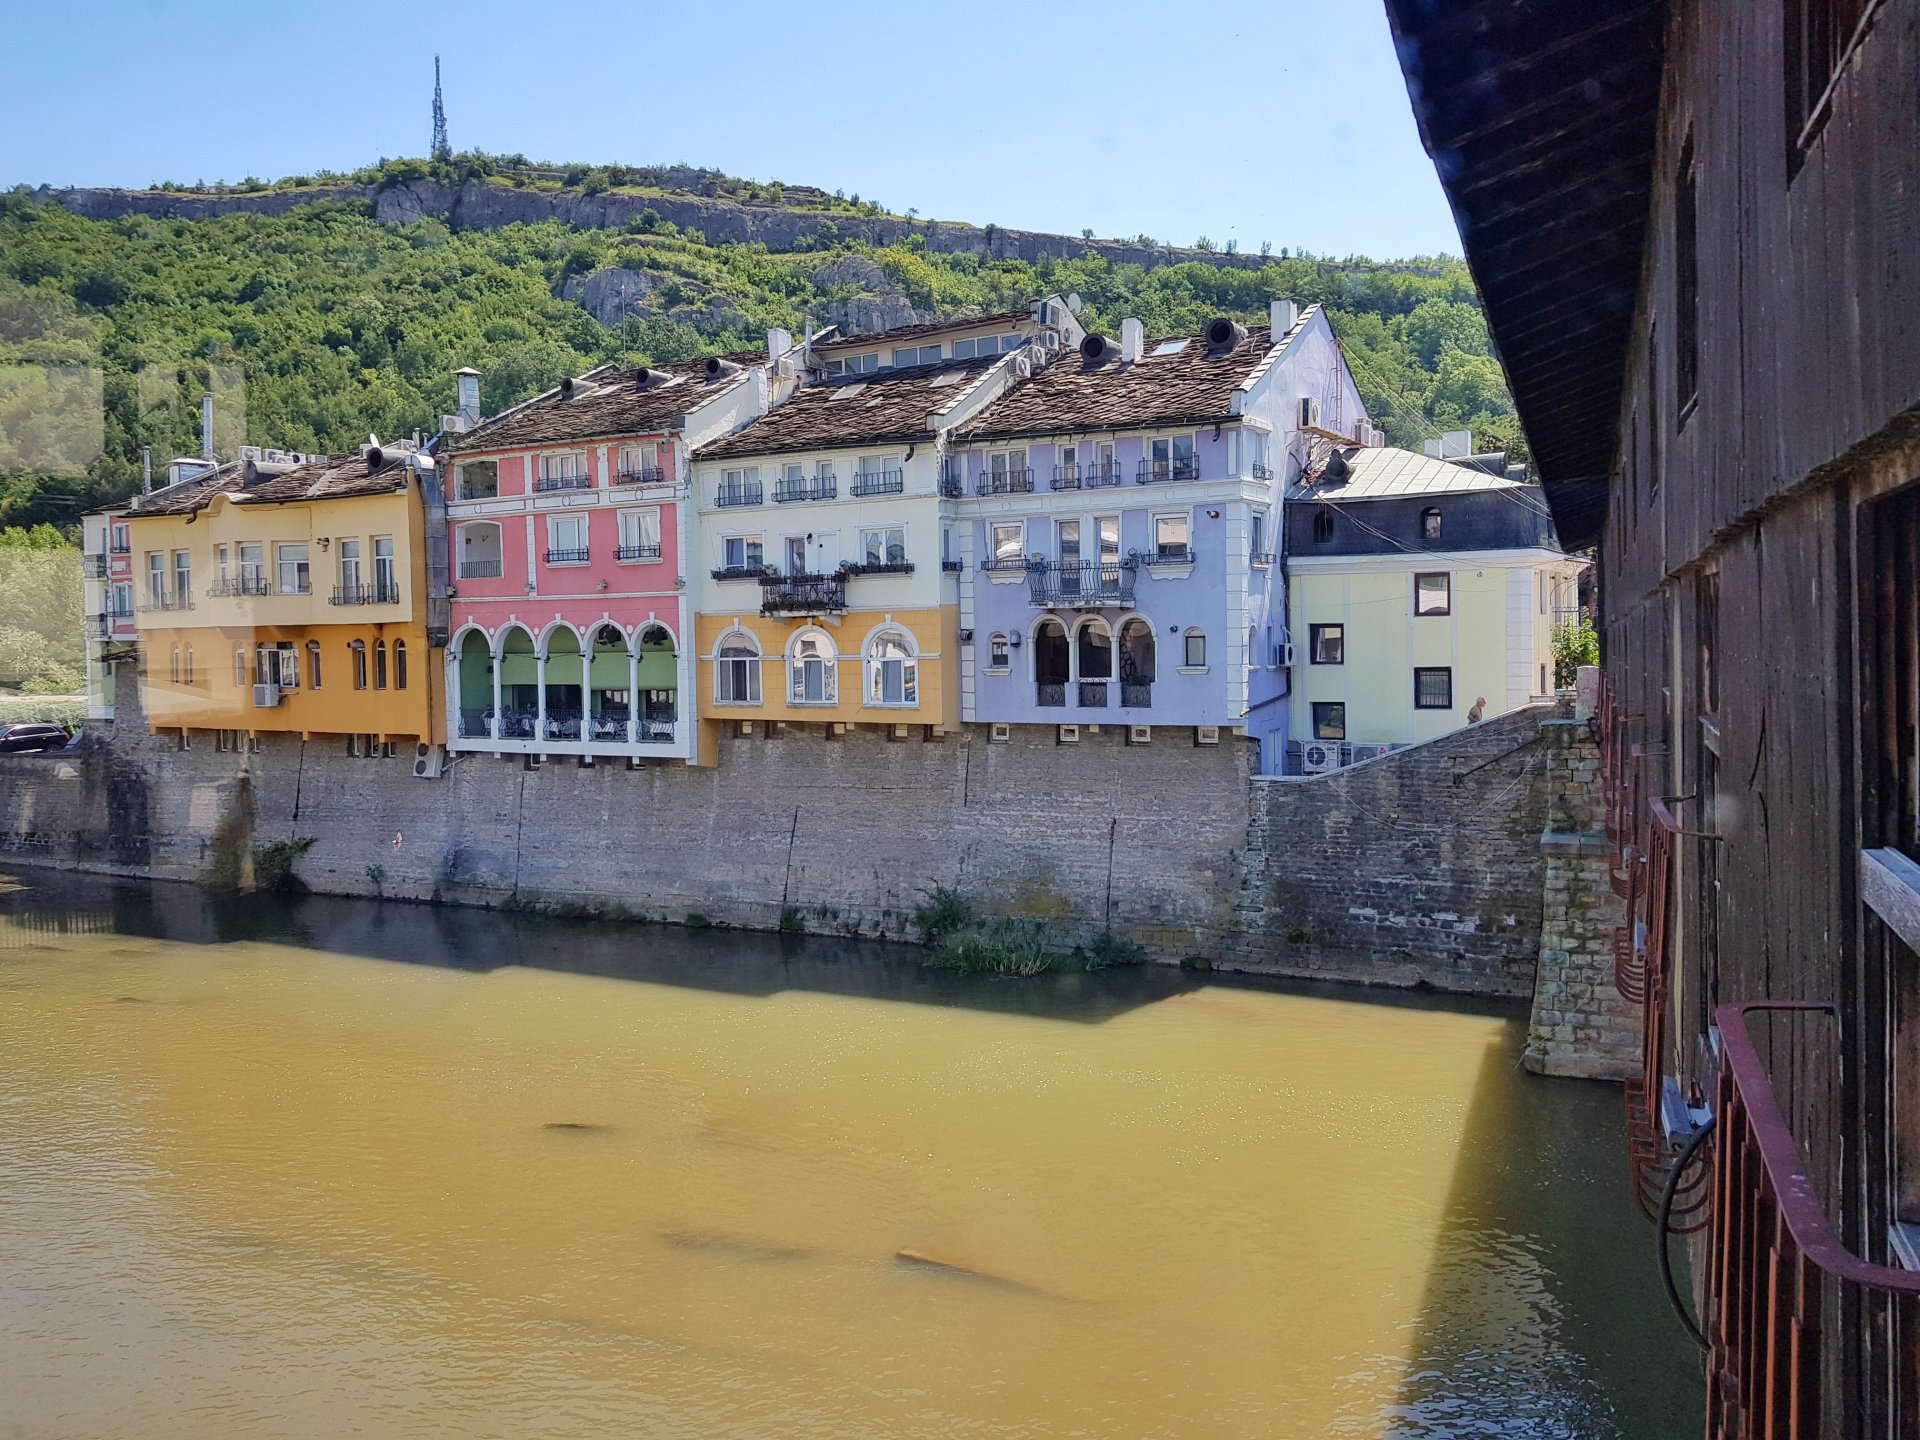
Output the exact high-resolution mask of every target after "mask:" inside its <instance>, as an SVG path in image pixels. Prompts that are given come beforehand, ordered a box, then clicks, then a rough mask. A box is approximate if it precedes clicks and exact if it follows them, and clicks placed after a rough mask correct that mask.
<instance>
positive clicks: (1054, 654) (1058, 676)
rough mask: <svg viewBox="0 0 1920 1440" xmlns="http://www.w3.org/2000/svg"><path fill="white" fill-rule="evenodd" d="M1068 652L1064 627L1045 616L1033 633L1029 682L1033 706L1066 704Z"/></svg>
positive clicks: (1068, 667)
mask: <svg viewBox="0 0 1920 1440" xmlns="http://www.w3.org/2000/svg"><path fill="white" fill-rule="evenodd" d="M1070 658H1071V652H1070V651H1069V648H1068V645H1067V627H1066V626H1064V625H1062V624H1061V623H1060V622H1059V621H1058V620H1055V619H1053V618H1052V617H1048V618H1047V619H1045V620H1042V621H1041V622H1040V624H1039V627H1038V628H1037V629H1035V630H1034V632H1033V684H1034V703H1035V704H1036V705H1064V704H1066V703H1067V675H1068V672H1069V669H1070Z"/></svg>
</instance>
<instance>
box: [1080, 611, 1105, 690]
mask: <svg viewBox="0 0 1920 1440" xmlns="http://www.w3.org/2000/svg"><path fill="white" fill-rule="evenodd" d="M1074 651H1075V658H1076V659H1077V660H1078V661H1079V663H1080V678H1081V679H1082V680H1111V679H1112V678H1113V632H1112V631H1110V630H1108V629H1107V622H1106V621H1104V620H1085V621H1082V622H1081V625H1080V629H1079V630H1078V631H1077V632H1076V633H1075V635H1074Z"/></svg>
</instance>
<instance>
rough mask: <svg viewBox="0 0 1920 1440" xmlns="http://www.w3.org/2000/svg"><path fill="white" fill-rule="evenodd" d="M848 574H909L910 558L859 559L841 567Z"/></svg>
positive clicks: (910, 571)
mask: <svg viewBox="0 0 1920 1440" xmlns="http://www.w3.org/2000/svg"><path fill="white" fill-rule="evenodd" d="M841 568H842V569H843V570H844V571H845V572H846V573H847V574H849V575H911V574H912V573H913V562H912V561H911V560H859V561H855V562H854V563H853V564H850V565H844V566H842V567H841Z"/></svg>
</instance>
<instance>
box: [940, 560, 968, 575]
mask: <svg viewBox="0 0 1920 1440" xmlns="http://www.w3.org/2000/svg"><path fill="white" fill-rule="evenodd" d="M966 568H967V564H966V562H965V561H964V560H942V561H941V562H940V569H941V572H942V573H943V574H947V575H958V574H959V573H960V572H961V571H962V570H964V569H966Z"/></svg>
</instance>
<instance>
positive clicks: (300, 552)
mask: <svg viewBox="0 0 1920 1440" xmlns="http://www.w3.org/2000/svg"><path fill="white" fill-rule="evenodd" d="M273 560H274V565H275V567H276V569H277V570H278V571H279V579H280V585H279V589H280V593H281V594H282V595H311V594H312V593H313V575H312V574H311V572H309V570H308V569H307V547H306V546H305V545H303V544H302V545H276V546H274V547H273Z"/></svg>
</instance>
